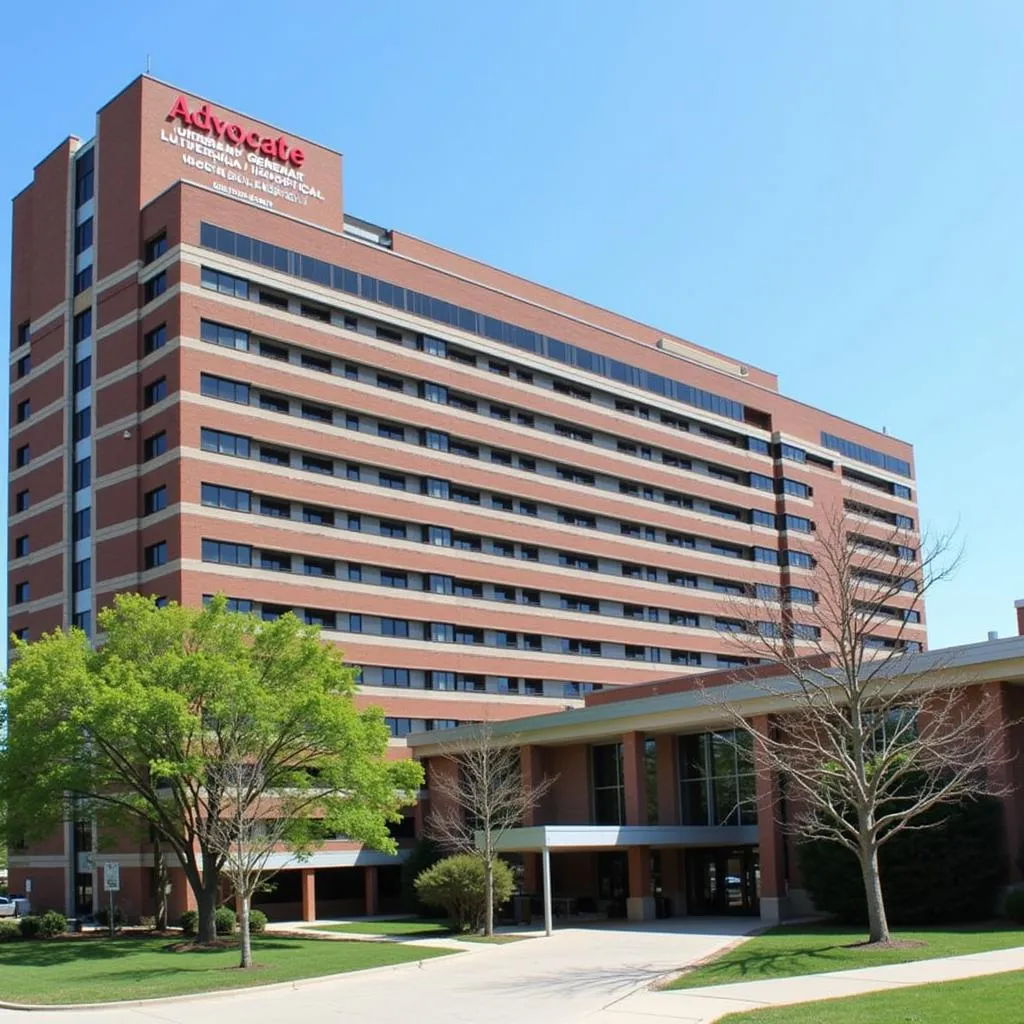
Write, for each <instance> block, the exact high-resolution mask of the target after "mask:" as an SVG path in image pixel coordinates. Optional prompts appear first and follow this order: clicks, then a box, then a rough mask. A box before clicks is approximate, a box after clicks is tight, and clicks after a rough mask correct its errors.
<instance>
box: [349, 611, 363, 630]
mask: <svg viewBox="0 0 1024 1024" xmlns="http://www.w3.org/2000/svg"><path fill="white" fill-rule="evenodd" d="M348 631H349V632H350V633H362V631H363V617H362V615H360V614H359V613H358V612H349V616H348Z"/></svg>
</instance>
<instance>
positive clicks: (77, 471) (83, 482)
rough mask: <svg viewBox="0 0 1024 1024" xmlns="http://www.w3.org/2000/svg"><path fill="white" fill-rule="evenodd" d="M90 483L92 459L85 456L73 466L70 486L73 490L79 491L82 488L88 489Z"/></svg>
mask: <svg viewBox="0 0 1024 1024" xmlns="http://www.w3.org/2000/svg"><path fill="white" fill-rule="evenodd" d="M91 481H92V459H91V457H90V456H88V455H87V456H86V457H85V458H84V459H79V460H78V461H77V462H76V463H75V464H74V467H73V468H72V470H71V485H72V488H73V489H74V490H76V491H80V490H81V489H82V488H83V487H88V486H89V484H90V483H91Z"/></svg>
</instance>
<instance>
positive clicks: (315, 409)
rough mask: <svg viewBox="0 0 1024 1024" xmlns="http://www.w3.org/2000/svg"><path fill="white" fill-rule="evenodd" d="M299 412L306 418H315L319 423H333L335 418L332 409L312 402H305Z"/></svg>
mask: <svg viewBox="0 0 1024 1024" xmlns="http://www.w3.org/2000/svg"><path fill="white" fill-rule="evenodd" d="M299 413H300V415H301V416H302V418H303V419H304V420H315V421H316V422H317V423H331V422H332V421H333V419H334V417H333V416H332V415H331V410H330V409H328V408H327V407H326V406H323V405H314V404H313V403H312V402H303V403H302V406H301V407H300V410H299Z"/></svg>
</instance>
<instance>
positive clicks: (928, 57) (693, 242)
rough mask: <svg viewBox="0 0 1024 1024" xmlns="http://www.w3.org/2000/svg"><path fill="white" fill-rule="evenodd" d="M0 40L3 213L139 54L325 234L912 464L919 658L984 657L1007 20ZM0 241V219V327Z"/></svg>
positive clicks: (133, 67)
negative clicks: (490, 293) (392, 247)
mask: <svg viewBox="0 0 1024 1024" xmlns="http://www.w3.org/2000/svg"><path fill="white" fill-rule="evenodd" d="M3 21H4V25H3V35H4V46H3V50H4V51H5V52H4V54H3V57H4V59H3V62H2V63H0V85H2V87H3V93H2V94H3V96H4V97H5V107H6V115H5V126H4V134H5V141H4V154H3V159H2V161H0V194H2V195H3V196H4V197H10V196H12V195H13V194H14V193H15V192H16V191H17V190H19V189H20V188H21V187H23V186H24V185H25V184H26V183H27V182H28V181H29V180H30V176H31V169H32V165H33V164H34V163H35V162H36V161H37V160H38V159H39V158H41V157H42V156H43V155H44V154H45V153H46V152H48V151H49V150H50V148H51V147H52V146H54V145H55V144H56V143H58V142H59V141H60V140H61V139H62V138H63V137H64V136H66V135H68V134H77V135H81V136H83V137H86V138H87V137H89V136H90V135H91V134H92V132H93V126H94V112H95V111H96V109H97V108H98V107H99V106H100V105H101V104H102V103H103V102H104V101H105V100H107V99H108V98H109V97H111V96H112V95H113V94H114V93H115V92H117V91H118V90H119V89H121V88H122V87H123V86H124V85H126V84H127V83H128V82H129V81H130V80H131V79H132V78H134V77H135V76H136V75H137V74H138V73H139V72H141V71H143V70H144V67H145V61H146V56H147V54H148V55H149V56H150V59H151V61H152V72H153V74H154V75H156V76H157V77H159V78H162V79H164V80H166V81H169V82H171V83H174V84H177V85H180V86H182V87H183V88H185V89H188V90H190V91H192V92H196V93H199V94H202V95H205V96H208V97H209V98H211V99H213V100H215V101H217V102H219V103H221V104H223V105H225V106H231V107H236V108H238V109H240V110H242V111H243V112H246V113H250V114H252V115H254V116H258V117H260V118H263V119H265V120H267V121H270V122H272V123H276V124H279V125H281V126H282V127H285V128H287V129H289V130H291V131H294V132H296V133H298V134H303V135H306V136H309V137H311V138H313V139H315V140H318V141H320V142H322V143H324V144H325V145H328V146H331V147H334V148H336V149H340V150H341V151H342V152H343V153H344V154H345V161H346V162H345V198H346V208H347V209H348V210H349V212H351V213H353V214H355V215H357V216H361V217H364V218H367V219H369V220H374V221H377V222H379V223H382V224H384V225H387V226H392V227H397V228H400V229H402V230H404V231H407V232H410V233H412V234H416V235H419V236H421V237H423V238H426V239H429V240H430V241H432V242H436V243H438V244H440V245H444V246H447V247H449V248H452V249H455V250H458V251H460V252H464V253H466V254H469V255H471V256H475V257H478V258H480V259H483V260H485V261H487V262H490V263H493V264H496V265H498V266H500V267H502V268H505V269H508V270H512V271H515V272H517V273H519V274H522V275H524V276H526V277H529V278H532V279H535V280H537V281H541V282H544V283H546V284H549V285H552V286H554V287H556V288H559V289H562V290H564V291H566V292H570V293H572V294H574V295H578V296H580V297H582V298H585V299H589V300H591V301H594V302H597V303H600V304H602V305H605V306H608V307H610V308H612V309H615V310H617V311H620V312H623V313H626V314H628V315H630V316H633V317H636V318H638V319H640V320H644V321H647V322H649V323H652V324H655V325H657V326H659V327H662V328H664V329H665V330H666V331H670V332H672V333H675V334H678V335H682V336H683V337H687V338H690V339H692V340H693V341H696V342H699V343H700V344H703V345H707V346H710V347H712V348H715V349H718V350H720V351H722V352H725V353H728V354H730V355H732V356H734V357H736V358H738V359H742V360H746V361H749V362H752V363H755V364H757V365H759V366H763V367H765V368H766V369H770V370H774V371H775V372H777V373H778V374H779V377H780V383H781V387H782V390H783V391H784V392H785V393H786V394H789V395H792V396H794V397H795V398H798V399H801V400H803V401H806V402H810V403H812V404H814V405H817V406H820V407H823V408H825V409H828V410H830V411H832V412H835V413H838V414H840V415H843V416H846V417H849V418H851V419H854V420H857V421H859V422H862V423H864V424H867V425H869V426H873V427H876V428H881V427H883V426H885V427H886V428H887V429H888V430H889V432H890V433H892V434H895V435H897V436H899V437H901V438H905V439H907V440H910V441H912V442H913V443H914V445H915V450H916V458H917V469H918V485H919V493H920V501H921V510H922V519H923V521H924V523H925V524H926V526H931V527H933V528H935V529H940V530H941V529H947V528H949V527H952V526H954V525H956V524H957V523H958V522H959V526H960V531H961V534H962V536H963V539H964V540H965V542H966V545H967V552H966V561H965V564H964V566H963V568H962V569H961V571H960V573H959V574H958V576H957V578H956V579H955V580H954V581H953V582H952V583H949V584H947V585H945V586H944V587H943V588H942V589H941V591H936V592H934V593H933V595H932V596H931V597H930V599H929V604H928V610H929V618H930V631H929V638H930V642H931V644H932V645H933V646H939V645H946V644H951V643H960V642H968V641H973V640H980V639H983V638H984V637H985V634H986V631H987V630H989V629H998V630H999V631H1000V633H1001V634H1002V635H1006V634H1007V633H1010V632H1013V631H1015V630H1014V626H1013V622H1014V615H1013V600H1014V598H1016V597H1024V573H1022V571H1021V569H1022V564H1024V554H1022V547H1020V546H1018V544H1019V542H1018V540H1017V536H1016V533H1017V528H1018V525H1019V524H1018V522H1017V514H1018V510H1019V508H1020V506H1021V505H1022V498H1024V495H1022V490H1024V487H1022V473H1021V470H1020V465H1019V455H1018V452H1019V449H1020V441H1019V440H1018V437H1019V434H1020V421H1019V420H1018V418H1017V413H1018V412H1019V411H1020V408H1021V405H1022V398H1021V381H1022V378H1024V374H1022V371H1024V354H1022V351H1024V350H1022V344H1021V327H1022V309H1021V305H1022V296H1024V288H1022V282H1024V246H1022V242H1024V206H1022V166H1024V142H1022V139H1024V116H1022V103H1021V98H1022V96H1024V60H1022V56H1024V47H1022V42H1024V39H1022V29H1024V6H1022V5H1020V4H1014V3H1012V2H1010V0H1005V2H1002V3H997V2H992V3H986V2H979V0H974V2H971V3H947V2H941V0H927V2H925V0H916V2H904V3H895V4H894V3H892V2H891V0H886V2H859V3H856V4H837V3H819V2H803V3H798V2H793V0H777V2H773V3H764V2H761V0H748V2H745V3H738V2H727V0H701V2H698V0H665V2H647V0H640V2H636V3H630V4H621V3H616V4H612V3H603V2H599V0H591V2H573V3H570V2H561V0H545V2H533V0H530V2H517V3H514V4H492V3H480V2H479V0H474V2H463V3H443V2H435V3H423V2H422V0H420V2H403V3H386V2H380V3H347V2H333V3H315V2H306V3H291V4H289V3H285V4H282V3H273V4H271V3H260V2H258V0H248V2H246V3H243V4H212V3H202V4H199V3H194V2H178V3H175V4H170V3H168V4H134V3H132V4H129V3H124V2H112V3H104V4H98V5H95V6H94V7H92V8H89V9H85V8H83V7H82V6H81V4H72V3H68V2H66V0H60V2H51V3H48V4H45V5H40V4H13V5H8V9H7V12H6V13H5V15H4V19H3ZM9 232H10V207H9V204H8V203H7V202H4V203H3V204H2V205H0V237H2V238H3V240H4V241H3V243H2V245H0V282H2V283H0V289H2V300H0V303H2V308H3V314H4V318H5V322H7V321H8V319H9V318H8V308H7V307H8V294H7V282H8V281H9V280H10V270H9V262H8V249H9V246H8V242H7V239H9V237H10V235H9ZM2 372H6V371H2ZM4 452H5V453H6V445H5V446H4Z"/></svg>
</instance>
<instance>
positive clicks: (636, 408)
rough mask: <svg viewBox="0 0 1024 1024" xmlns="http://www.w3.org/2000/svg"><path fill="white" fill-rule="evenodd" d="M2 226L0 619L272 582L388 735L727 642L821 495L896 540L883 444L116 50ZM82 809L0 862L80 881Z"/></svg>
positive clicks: (906, 548) (905, 512)
mask: <svg viewBox="0 0 1024 1024" xmlns="http://www.w3.org/2000/svg"><path fill="white" fill-rule="evenodd" d="M12 254H13V261H12V266H13V269H12V300H11V318H12V322H11V346H12V347H11V357H10V358H11V419H10V424H11V426H10V480H9V503H10V518H9V553H10V554H9V565H8V590H9V603H10V629H11V631H12V632H13V633H15V634H16V635H18V636H19V637H23V638H28V639H34V638H36V637H38V636H39V635H40V634H41V633H42V632H44V631H46V630H49V629H53V628H55V627H60V626H71V625H76V626H80V627H81V628H83V629H85V630H86V631H88V632H90V634H91V633H92V632H93V630H94V627H95V617H96V614H97V612H98V611H99V610H100V609H102V608H103V607H104V606H105V605H107V604H108V603H109V602H110V600H111V599H112V597H113V595H114V594H116V593H118V592H121V591H138V592H141V593H148V594H152V595H155V596H156V597H157V598H158V599H159V600H160V601H168V600H173V601H179V602H182V603H187V604H198V603H200V602H201V601H203V600H204V598H206V597H207V596H208V595H212V594H215V593H218V592H222V593H224V594H226V595H227V596H228V598H229V599H230V602H231V606H232V607H234V608H237V609H239V610H246V611H253V612H255V613H257V614H259V615H262V616H264V617H266V618H271V617H274V616H277V615H279V614H281V613H282V612H283V611H285V610H295V611H296V613H297V614H298V615H299V616H300V617H301V618H303V619H304V620H305V621H307V622H310V623H315V624H317V625H319V626H321V627H322V628H323V630H324V636H325V637H327V638H329V639H330V640H332V641H334V642H336V643H338V644H339V645H341V646H342V647H343V648H344V651H345V654H346V658H347V660H348V661H349V662H350V663H352V664H354V665H357V666H359V668H360V669H361V689H360V695H359V698H358V699H359V700H360V701H362V702H363V703H372V704H377V705H382V706H383V707H384V708H385V710H386V714H387V716H388V722H389V724H390V727H391V729H392V733H393V735H394V737H395V742H394V750H395V755H396V756H402V755H403V754H404V753H405V744H404V741H403V738H404V737H405V736H406V735H407V734H409V733H411V732H414V731H426V730H435V729H444V728H448V727H452V726H456V725H458V724H460V723H465V722H473V721H479V720H483V719H489V720H504V719H512V718H517V717H520V716H526V715H530V716H533V715H536V714H540V713H543V712H546V711H549V710H550V711H556V710H562V709H563V708H565V707H579V706H581V704H582V698H583V697H584V695H586V694H588V693H591V692H593V691H595V690H602V689H604V690H611V689H617V688H622V687H628V686H631V685H637V684H641V685H642V684H649V683H654V682H658V681H659V680H664V679H667V678H672V677H678V676H680V675H684V674H687V673H696V672H707V671H709V670H710V671H713V670H718V669H727V668H734V667H737V666H738V665H741V664H744V663H745V662H746V661H747V660H748V659H747V657H746V656H744V655H743V654H741V653H739V652H738V651H737V648H736V645H735V643H734V641H733V636H732V634H733V633H734V632H735V631H737V630H742V629H745V628H747V627H748V626H749V621H747V619H748V617H747V616H746V615H745V614H744V612H743V609H744V607H746V606H749V608H750V609H751V615H753V609H754V608H755V607H756V606H757V605H758V603H759V602H763V601H764V600H772V601H775V600H777V601H779V602H780V603H781V605H782V607H784V608H786V609H788V613H789V617H790V619H791V620H792V621H793V622H794V624H795V625H796V626H797V627H799V626H801V625H803V623H802V622H801V615H802V614H803V613H804V612H805V611H806V609H808V608H809V607H811V606H813V602H814V600H815V564H816V562H815V548H816V538H815V527H816V524H817V523H818V522H820V521H821V520H822V518H823V517H824V516H826V515H828V514H831V511H830V510H834V509H837V508H843V507H845V509H846V511H847V513H848V514H849V515H850V516H851V517H852V518H851V521H852V522H854V524H855V527H856V530H857V533H858V536H859V542H861V543H864V544H868V545H876V546H877V545H883V546H884V545H890V546H891V547H892V551H891V554H892V557H893V558H894V559H897V560H901V561H913V560H914V559H915V558H916V544H915V542H914V539H913V538H914V535H915V533H916V531H917V528H918V521H917V508H916V503H915V500H916V494H915V491H914V483H913V468H912V461H913V457H912V452H911V449H910V447H909V446H908V445H907V444H905V443H903V442H901V441H898V440H896V439H894V438H892V437H890V436H887V435H884V434H880V433H877V432H875V431H872V430H869V429H867V428H865V427H862V426H858V425H856V424H853V423H850V422H848V421H846V420H843V419H841V418H839V417H836V416H832V415H829V414H827V413H824V412H821V411H819V410H817V409H813V408H811V407H809V406H807V405H804V404H802V403H800V402H797V401H794V400H793V399H790V398H787V397H785V396H784V395H782V394H781V393H780V392H779V390H778V381H777V379H776V377H775V375H774V374H772V373H770V372H767V371H765V370H761V369H758V368H757V367H753V366H749V365H746V364H742V363H739V362H737V361H736V360H734V359H730V358H729V357H727V356H723V355H719V354H717V353H714V352H711V351H709V350H707V349H704V348H702V347H700V346H698V345H695V344H693V343H691V342H689V341H686V340H684V339H682V338H677V337H673V336H671V335H668V334H666V333H665V332H663V331H660V330H658V329H655V328H653V327H649V326H646V325H644V324H641V323H638V322H636V321H634V320H631V319H629V318H627V317H624V316H620V315H618V314H615V313H611V312H609V311H607V310H605V309H602V308H599V307H596V306H592V305H589V304H587V303H585V302H582V301H580V300H577V299H573V298H571V297H569V296H566V295H563V294H560V293H558V292H556V291H554V290H552V289H549V288H545V287H543V286H541V285H537V284H534V283H531V282H528V281H525V280H523V279H522V278H519V277H516V276H515V275H514V274H511V273H507V272H505V271H501V270H497V269H495V268H493V267H489V266H486V265H484V264H482V263H479V262H477V261H475V260H473V259H470V258H467V257H464V256H460V255H456V254H454V253H452V252H449V251H447V250H445V249H443V248H440V247H438V246H435V245H431V244H429V243H426V242H423V241H420V240H419V239H416V238H413V237H411V236H408V235H404V234H402V233H400V232H399V231H397V230H391V229H387V228H384V227H380V226H377V225H374V224H369V223H367V222H365V221H362V220H359V219H358V218H355V217H353V216H351V215H348V214H346V213H345V212H344V209H343V203H342V158H341V155H340V154H339V153H337V152H334V151H332V150H329V149H326V148H324V147H322V146H319V145H316V144H315V143H311V142H308V141H305V140H302V139H299V138H297V137H295V136H294V135H291V134H290V133H288V132H285V131H282V130H279V129H277V128H274V127H271V126H269V125H267V124H264V123H262V122H259V121H257V120H255V119H253V118H250V117H248V116H246V115H242V114H239V113H237V112H234V111H230V110H226V109H225V108H222V107H219V106H216V105H215V104H212V103H210V102H208V101H205V100H203V99H202V98H199V97H196V96H193V95H191V94H188V93H184V92H182V91H180V90H178V89H176V88H173V87H171V86H169V85H166V84H164V83H161V82H158V81H156V80H154V79H152V78H149V77H146V76H144V77H140V78H138V79H136V80H135V81H134V82H133V83H132V84H131V85H129V86H128V87H127V88H126V89H125V90H124V91H122V92H121V93H119V94H118V95H117V96H116V97H114V98H113V99H112V100H110V102H108V103H107V104H105V105H104V106H103V107H102V108H101V109H100V110H99V112H98V114H97V119H96V126H95V133H94V135H93V137H92V138H90V139H88V140H85V141H83V140H80V139H78V138H74V137H71V138H68V139H66V140H65V141H64V142H62V143H61V144H60V145H59V146H58V147H57V148H56V149H55V150H53V152H51V153H50V154H49V155H48V156H46V157H45V158H44V159H43V160H42V161H41V162H40V163H39V164H38V165H37V166H36V168H35V171H34V175H33V179H32V182H31V184H29V185H28V186H27V187H26V188H25V189H24V190H23V191H22V192H21V193H19V194H18V195H17V196H16V197H15V199H14V210H13V248H12ZM894 530H899V531H900V532H901V536H903V537H906V538H908V540H907V541H906V542H905V543H901V544H899V545H892V544H891V537H892V534H893V531H894ZM913 597H914V595H912V594H908V595H907V602H906V603H907V606H908V609H909V606H910V604H912V603H913ZM890 611H891V614H892V616H893V623H894V625H893V629H892V631H891V632H892V636H891V638H890V639H889V640H886V639H885V636H884V635H883V636H882V637H881V639H880V640H879V642H880V643H887V642H888V643H891V644H893V645H902V646H907V647H909V648H911V649H914V648H919V647H921V646H922V645H923V643H924V639H925V629H924V622H923V620H922V615H921V613H920V611H919V610H917V608H916V607H915V609H914V610H913V611H909V610H908V611H906V614H905V615H904V610H903V609H902V608H901V602H900V599H899V598H897V599H896V600H895V602H894V607H893V608H892V609H890ZM810 630H811V627H807V629H806V630H805V631H804V632H803V633H801V631H800V629H799V628H797V629H796V630H795V631H794V643H795V644H796V645H797V648H798V649H799V646H800V644H802V643H807V644H811V643H813V640H814V637H813V633H812V632H810ZM882 633H883V634H884V633H885V631H884V630H883V631H882ZM411 828H412V824H411V819H410V824H409V826H408V828H407V830H406V831H407V832H411ZM91 842H92V838H91V837H90V834H89V828H88V823H84V824H82V826H81V827H80V828H79V827H72V826H70V825H69V828H68V830H67V834H66V835H64V836H62V837H58V838H55V839H54V842H53V843H52V844H50V845H48V846H44V847H41V848H40V849H38V850H33V851H22V852H21V853H20V854H19V856H18V857H16V858H15V862H16V863H14V864H12V873H14V874H15V875H17V870H18V868H17V863H18V862H20V864H21V867H22V868H24V869H26V870H27V869H29V868H34V869H35V875H36V882H37V884H39V880H40V879H42V878H43V877H47V878H50V879H51V882H50V883H47V884H52V886H53V887H56V889H57V891H59V892H61V893H63V894H64V897H65V898H62V899H61V900H60V901H57V900H56V899H54V900H50V901H49V902H53V903H55V904H56V905H59V904H60V903H63V902H66V903H67V904H68V905H69V906H72V907H73V908H75V907H77V908H78V909H79V910H80V911H81V910H82V909H83V908H85V907H87V906H89V905H90V904H91V902H92V900H93V898H94V882H95V864H94V858H91V857H90V856H86V855H87V854H89V851H90V849H91V846H90V844H91ZM335 853H336V854H337V855H336V856H335ZM328 854H330V856H334V860H333V861H328V860H325V861H324V862H323V864H324V870H327V869H328V868H330V869H331V870H334V869H335V868H338V869H340V868H343V867H350V866H352V865H353V864H356V863H357V861H358V859H359V858H360V857H362V858H363V861H362V862H361V863H365V864H368V865H369V866H371V867H373V868H374V869H376V867H377V866H378V865H377V863H376V862H374V863H373V864H369V862H368V861H366V858H367V856H368V855H367V854H366V853H365V852H364V851H358V850H354V849H350V848H348V847H346V846H345V844H344V843H339V845H338V850H337V851H334V852H333V853H332V852H331V851H327V852H322V853H321V854H318V855H317V856H318V857H328ZM125 856H126V857H127V856H128V854H127V853H126V854H125ZM132 856H135V857H136V859H137V861H138V863H137V864H136V865H135V866H136V867H138V868H139V872H140V874H139V879H140V880H139V883H138V885H139V893H140V894H141V893H142V892H143V891H144V889H145V882H144V873H145V871H146V870H148V869H147V867H146V864H145V853H144V852H139V851H136V853H133V854H132ZM33 858H35V859H33ZM345 858H348V860H346V859H345ZM132 863H134V862H129V860H126V861H125V866H126V867H130V866H131V864H132ZM380 866H381V867H382V868H387V869H388V870H391V868H392V867H393V865H389V864H385V863H383V862H382V863H381V864H380ZM44 870H45V871H46V872H51V874H50V875H44V874H43V872H44ZM346 884H347V883H346ZM360 884H361V883H360ZM377 884H378V883H377V881H376V877H375V879H374V881H373V882H372V884H371V883H370V882H367V886H368V889H367V892H369V890H370V888H374V887H376V886H377ZM15 887H17V886H16V884H15ZM376 891H377V890H376V889H375V888H374V892H376ZM361 893H362V890H361V889H360V896H359V898H360V899H362V895H361ZM368 898H369V897H368ZM139 899H140V900H141V899H142V896H141V895H140V896H139ZM374 901H376V896H374ZM374 905H376V903H374Z"/></svg>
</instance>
